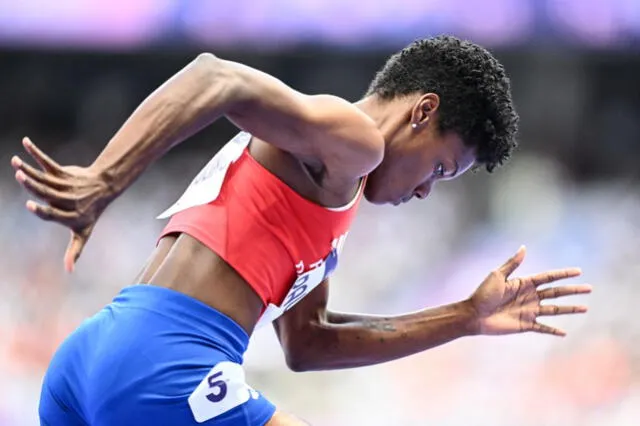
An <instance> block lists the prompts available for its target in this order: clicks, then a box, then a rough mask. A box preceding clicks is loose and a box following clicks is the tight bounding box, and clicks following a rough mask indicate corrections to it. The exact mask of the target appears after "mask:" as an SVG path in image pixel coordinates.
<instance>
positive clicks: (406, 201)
mask: <svg viewBox="0 0 640 426" xmlns="http://www.w3.org/2000/svg"><path fill="white" fill-rule="evenodd" d="M412 198H413V195H407V196H405V197H402V198H400V199H398V200H396V201H394V202H393V203H392V204H393V205H394V206H399V205H400V204H404V203H408V202H409V201H411V199H412Z"/></svg>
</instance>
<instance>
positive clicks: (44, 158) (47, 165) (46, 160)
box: [22, 137, 62, 175]
mask: <svg viewBox="0 0 640 426" xmlns="http://www.w3.org/2000/svg"><path fill="white" fill-rule="evenodd" d="M22 145H23V146H24V149H26V150H27V152H28V153H29V155H31V157H33V159H34V160H36V162H37V163H38V164H39V165H40V167H42V168H43V169H44V170H45V171H47V172H50V173H53V174H55V175H58V174H60V172H61V170H62V167H60V165H59V164H58V163H56V162H55V161H53V160H52V159H51V158H50V157H49V156H48V155H47V154H45V153H44V152H42V151H40V149H39V148H38V147H37V146H36V144H34V143H33V142H32V141H31V139H29V138H26V137H25V138H23V139H22Z"/></svg>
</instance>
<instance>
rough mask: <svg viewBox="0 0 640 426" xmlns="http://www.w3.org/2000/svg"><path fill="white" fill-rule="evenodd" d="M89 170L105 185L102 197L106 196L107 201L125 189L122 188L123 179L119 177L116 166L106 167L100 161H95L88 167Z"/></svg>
mask: <svg viewBox="0 0 640 426" xmlns="http://www.w3.org/2000/svg"><path fill="white" fill-rule="evenodd" d="M87 171H88V172H89V173H90V174H91V175H93V176H94V177H95V179H96V180H97V181H99V182H100V183H101V184H102V185H103V192H102V198H104V199H105V200H106V201H107V203H108V202H110V201H112V200H113V199H115V198H116V197H117V196H118V195H120V193H122V191H123V189H124V188H122V186H123V185H122V182H121V180H122V179H119V178H118V173H117V172H116V171H115V170H114V168H112V167H111V168H110V167H104V166H103V165H101V164H99V163H98V162H94V163H93V164H91V165H90V166H89V167H87Z"/></svg>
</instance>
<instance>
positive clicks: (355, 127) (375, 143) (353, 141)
mask: <svg viewBox="0 0 640 426" xmlns="http://www.w3.org/2000/svg"><path fill="white" fill-rule="evenodd" d="M306 98H307V102H308V106H309V108H308V111H309V114H311V117H310V122H313V123H316V125H317V126H318V128H319V130H320V132H318V133H317V137H318V139H319V140H317V141H316V142H315V145H316V146H317V147H318V149H319V150H320V153H319V156H320V157H321V158H322V159H323V163H324V165H325V167H326V168H327V169H328V170H329V171H330V172H333V173H334V174H335V173H337V172H340V173H346V174H349V175H353V176H352V177H360V176H363V175H366V174H367V173H369V172H370V171H371V170H373V169H374V168H375V167H376V166H377V165H378V164H379V163H380V161H382V157H383V155H384V138H383V136H382V133H381V132H380V130H379V129H378V128H377V126H376V124H375V122H374V121H373V120H372V119H371V118H370V117H369V116H368V115H366V114H365V113H364V112H362V111H361V110H360V109H359V108H358V107H356V106H355V105H354V104H352V103H351V102H349V101H347V100H345V99H343V98H340V97H338V96H333V95H310V96H307V97H306Z"/></svg>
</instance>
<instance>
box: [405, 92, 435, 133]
mask: <svg viewBox="0 0 640 426" xmlns="http://www.w3.org/2000/svg"><path fill="white" fill-rule="evenodd" d="M439 106H440V97H439V96H438V95H436V94H435V93H425V94H424V95H422V96H420V97H419V98H418V100H417V101H416V103H415V104H414V105H413V110H412V111H411V127H413V128H414V129H420V128H422V127H425V126H426V125H427V124H428V123H429V120H430V119H431V117H432V116H433V115H434V114H435V112H436V111H437V110H438V107H439Z"/></svg>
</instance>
